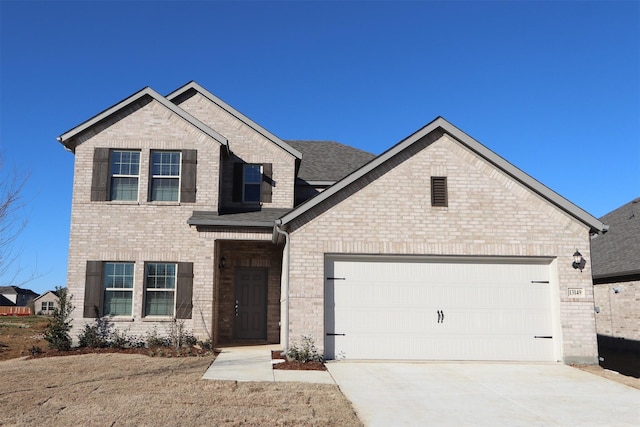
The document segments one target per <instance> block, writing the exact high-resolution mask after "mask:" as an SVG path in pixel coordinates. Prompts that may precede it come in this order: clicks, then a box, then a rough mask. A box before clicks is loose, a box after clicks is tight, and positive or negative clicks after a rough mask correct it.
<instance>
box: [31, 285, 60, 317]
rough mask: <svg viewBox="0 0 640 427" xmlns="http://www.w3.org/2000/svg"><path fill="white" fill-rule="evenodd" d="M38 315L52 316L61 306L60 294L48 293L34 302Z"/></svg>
mask: <svg viewBox="0 0 640 427" xmlns="http://www.w3.org/2000/svg"><path fill="white" fill-rule="evenodd" d="M33 304H34V307H35V310H36V314H44V315H46V316H50V315H52V314H53V310H55V309H56V308H57V307H58V306H59V298H58V294H56V292H55V291H47V292H45V293H44V294H42V295H40V296H39V297H37V298H36V299H34V300H33Z"/></svg>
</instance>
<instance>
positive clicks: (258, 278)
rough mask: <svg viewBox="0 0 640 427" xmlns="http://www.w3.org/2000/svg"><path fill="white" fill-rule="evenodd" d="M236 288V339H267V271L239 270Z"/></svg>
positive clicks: (234, 334)
mask: <svg viewBox="0 0 640 427" xmlns="http://www.w3.org/2000/svg"><path fill="white" fill-rule="evenodd" d="M234 288H235V291H234V294H235V297H234V303H235V321H234V324H233V336H234V338H238V339H253V340H264V339H267V269H265V268H237V269H236V271H235V282H234Z"/></svg>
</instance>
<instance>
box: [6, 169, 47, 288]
mask: <svg viewBox="0 0 640 427" xmlns="http://www.w3.org/2000/svg"><path fill="white" fill-rule="evenodd" d="M28 180H29V174H24V175H21V174H19V173H18V172H17V171H16V170H15V169H14V170H11V171H7V169H6V167H5V164H4V162H3V160H2V156H0V278H4V279H3V282H5V284H7V285H14V286H20V285H22V284H24V283H26V282H29V281H31V280H33V279H35V278H36V277H38V275H37V273H36V272H35V270H33V271H32V272H31V273H30V274H29V275H28V276H27V278H26V279H21V280H20V283H16V281H17V278H18V277H19V276H20V275H21V273H23V271H24V270H25V268H24V267H23V266H21V265H20V264H19V261H18V259H19V256H20V253H21V252H20V251H19V250H17V248H16V246H15V245H16V240H17V239H18V237H19V236H20V234H21V233H22V232H23V231H24V229H25V227H26V226H27V223H28V221H27V219H26V218H25V217H24V216H23V209H24V207H25V205H26V203H25V201H24V198H23V191H24V188H25V186H26V184H27V181H28ZM0 284H2V283H0Z"/></svg>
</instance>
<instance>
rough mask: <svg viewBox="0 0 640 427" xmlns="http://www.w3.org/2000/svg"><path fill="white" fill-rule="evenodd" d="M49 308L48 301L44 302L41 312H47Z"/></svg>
mask: <svg viewBox="0 0 640 427" xmlns="http://www.w3.org/2000/svg"><path fill="white" fill-rule="evenodd" d="M47 307H49V306H48V304H47V302H46V301H42V306H41V308H40V311H47V310H48V308H47Z"/></svg>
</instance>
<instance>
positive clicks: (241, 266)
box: [213, 240, 282, 345]
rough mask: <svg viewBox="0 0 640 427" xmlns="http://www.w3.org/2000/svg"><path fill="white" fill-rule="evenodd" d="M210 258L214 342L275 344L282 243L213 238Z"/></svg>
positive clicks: (277, 332) (277, 334) (278, 331)
mask: <svg viewBox="0 0 640 427" xmlns="http://www.w3.org/2000/svg"><path fill="white" fill-rule="evenodd" d="M214 259H215V266H216V267H217V271H216V273H217V274H216V275H215V286H214V296H213V298H214V319H213V330H214V341H215V344H216V345H219V344H246V343H262V344H278V343H279V342H280V279H281V275H282V247H281V246H276V245H274V244H272V243H271V242H269V241H246V240H243V241H236V240H217V241H216V245H215V257H214Z"/></svg>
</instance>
